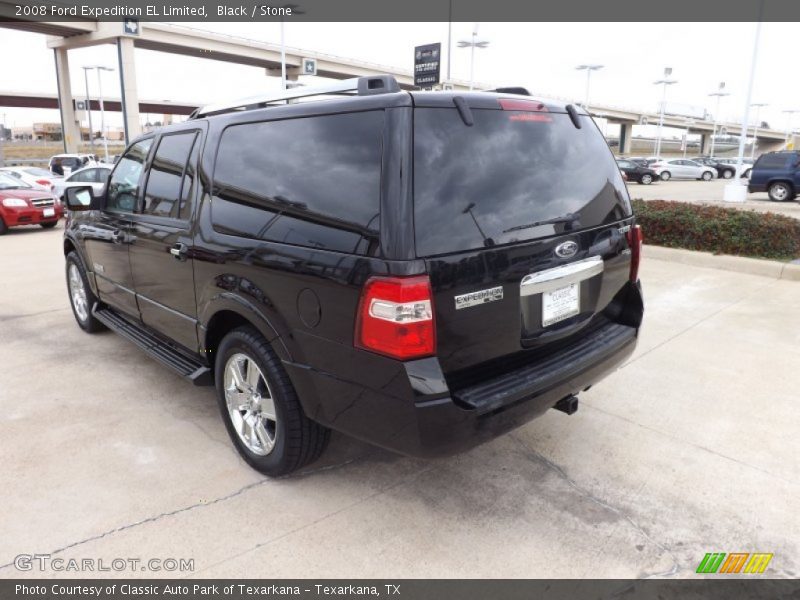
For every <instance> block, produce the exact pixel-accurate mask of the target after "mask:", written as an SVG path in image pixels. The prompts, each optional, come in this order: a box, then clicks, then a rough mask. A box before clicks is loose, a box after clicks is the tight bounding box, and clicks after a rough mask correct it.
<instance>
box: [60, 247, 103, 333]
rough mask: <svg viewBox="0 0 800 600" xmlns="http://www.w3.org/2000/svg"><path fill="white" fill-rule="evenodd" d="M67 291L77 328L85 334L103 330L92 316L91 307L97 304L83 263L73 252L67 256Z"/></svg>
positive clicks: (101, 325) (100, 324)
mask: <svg viewBox="0 0 800 600" xmlns="http://www.w3.org/2000/svg"><path fill="white" fill-rule="evenodd" d="M67 289H68V290H69V300H70V305H71V306H72V314H73V315H75V320H76V321H77V322H78V326H79V327H80V328H81V329H83V330H84V331H85V332H87V333H96V332H98V331H102V330H103V329H105V326H104V325H103V324H102V323H101V322H100V321H98V320H97V319H95V318H94V315H93V314H92V307H93V306H94V304H95V302H97V297H96V296H95V295H94V293H93V292H92V288H90V287H89V281H88V280H87V279H86V271H85V270H84V268H83V263H81V259H80V258H78V255H77V254H75V252H70V253H69V254H67Z"/></svg>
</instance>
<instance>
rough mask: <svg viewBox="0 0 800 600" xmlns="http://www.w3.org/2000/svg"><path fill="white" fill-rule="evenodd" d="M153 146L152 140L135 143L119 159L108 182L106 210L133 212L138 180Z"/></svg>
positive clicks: (137, 191)
mask: <svg viewBox="0 0 800 600" xmlns="http://www.w3.org/2000/svg"><path fill="white" fill-rule="evenodd" d="M152 144H153V140H152V138H148V139H146V140H142V141H140V142H136V143H135V144H134V145H133V146H131V148H130V149H129V150H128V151H127V152H126V153H125V154H124V155H123V156H122V158H120V159H119V163H117V167H116V168H115V169H114V173H113V174H112V175H111V179H110V180H109V182H108V197H107V200H106V210H110V211H114V212H133V211H134V210H135V209H136V199H137V198H138V197H139V180H140V178H141V175H142V170H143V169H144V163H145V161H146V160H147V153H148V152H149V151H150V146H151V145H152Z"/></svg>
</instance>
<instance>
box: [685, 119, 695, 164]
mask: <svg viewBox="0 0 800 600" xmlns="http://www.w3.org/2000/svg"><path fill="white" fill-rule="evenodd" d="M696 122H697V121H695V120H694V119H686V130H685V131H684V133H683V158H686V150H687V149H688V148H689V127H690V126H691V125H694V124H695V123H696Z"/></svg>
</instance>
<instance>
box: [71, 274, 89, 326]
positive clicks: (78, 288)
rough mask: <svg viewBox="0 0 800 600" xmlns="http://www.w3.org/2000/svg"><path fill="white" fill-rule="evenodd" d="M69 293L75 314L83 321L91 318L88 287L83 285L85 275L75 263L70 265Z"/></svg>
mask: <svg viewBox="0 0 800 600" xmlns="http://www.w3.org/2000/svg"><path fill="white" fill-rule="evenodd" d="M69 295H70V297H71V298H72V306H73V307H74V308H75V314H76V315H78V318H79V319H80V320H81V322H83V321H86V319H88V318H89V302H88V300H87V299H86V288H85V287H84V286H83V277H81V273H80V271H79V270H78V266H77V265H76V264H75V263H72V264H70V266H69Z"/></svg>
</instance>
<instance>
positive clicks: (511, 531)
mask: <svg viewBox="0 0 800 600" xmlns="http://www.w3.org/2000/svg"><path fill="white" fill-rule="evenodd" d="M717 183H721V182H713V183H710V184H709V183H696V184H695V183H693V182H670V183H667V184H658V185H653V186H650V187H646V186H636V185H635V184H634V185H632V186H631V187H632V190H631V191H632V193H633V196H634V197H636V196H637V193H647V194H656V196H653V197H665V198H675V193H674V192H672V190H673V189H675V190H677V189H681V188H683V187H684V186H685V187H690V186H697V187H698V188H699V187H703V188H708V189H709V190H712V189H715V188H716V186H717ZM662 190H663V194H662V193H661V192H662ZM719 191H720V197H721V188H720V190H719ZM667 192H669V193H667ZM792 204H793V203H792ZM769 206H770V207H772V206H773V205H772V204H771V203H770V204H769ZM62 232H63V225H60V226H59V227H58V228H57V229H55V230H53V231H42V230H40V229H38V228H23V229H20V230H15V231H11V232H10V233H9V234H8V235H7V236H5V237H4V238H2V239H0V247H2V256H3V258H2V261H0V276H1V277H2V281H3V289H2V291H0V341H1V342H2V344H1V345H0V362H1V364H2V365H3V375H2V379H0V381H2V385H0V410H1V412H0V421H1V422H2V431H3V435H2V436H0V452H1V453H2V456H3V464H4V468H3V469H2V471H0V487H2V490H3V492H2V497H3V501H2V505H3V511H2V514H0V531H2V532H3V535H2V538H0V565H2V566H1V567H0V576H2V577H17V576H25V575H35V576H40V575H42V573H38V572H27V573H25V572H18V571H17V570H16V569H15V567H14V566H13V561H14V557H15V555H16V554H18V553H20V552H26V553H30V554H34V553H51V554H57V555H58V556H60V557H63V558H87V557H91V558H95V559H97V558H108V559H109V560H110V559H111V558H114V557H139V558H141V559H145V560H146V559H149V558H166V557H175V558H190V559H194V563H195V569H194V571H193V572H190V573H183V574H182V575H190V576H198V577H361V578H365V577H423V578H424V577H550V578H562V577H594V576H597V574H602V575H603V576H604V577H651V576H676V577H689V576H692V575H693V574H694V571H695V569H696V567H697V565H698V563H699V562H700V560H701V559H702V558H703V556H704V554H705V553H707V552H737V551H740V552H768V553H774V558H773V560H772V562H771V563H770V565H769V568H768V570H767V572H766V573H765V575H764V576H771V577H797V576H799V575H800V559H798V556H800V552H799V551H800V547H798V546H799V545H800V544H799V541H800V520H798V519H797V507H798V504H797V499H798V497H800V441H799V439H798V435H797V425H798V422H800V405H798V403H797V399H798V393H797V390H798V384H800V375H798V372H797V365H798V364H800V331H798V329H797V327H796V323H797V304H798V302H797V301H798V297H800V283H796V282H791V281H777V280H772V279H769V278H765V277H758V276H751V275H743V274H738V273H732V272H727V271H721V270H715V269H703V268H696V267H690V266H687V265H683V264H673V263H669V262H662V261H657V260H652V259H651V260H648V259H647V248H645V258H644V263H643V267H642V268H643V272H642V280H643V285H644V289H645V297H646V301H647V309H646V317H645V326H644V329H643V333H642V338H641V342H640V344H639V347H638V349H637V353H636V354H635V356H634V357H633V358H632V359H631V360H630V361H629V362H628V363H627V364H626V365H625V366H624V367H623V368H622V369H621V370H620V371H618V372H617V373H616V374H614V375H613V376H611V377H609V378H607V379H606V380H604V381H603V382H601V383H600V384H598V385H597V386H595V387H594V388H592V389H591V390H590V391H589V392H587V393H584V394H583V395H582V403H581V407H580V410H579V411H578V413H577V414H575V415H573V416H571V417H567V416H566V415H564V414H562V413H558V412H555V411H550V412H549V414H547V415H545V416H544V417H543V418H541V419H539V420H537V421H534V422H533V423H531V424H529V425H527V426H525V427H523V428H522V429H519V430H517V431H516V432H514V433H513V434H511V435H507V436H505V437H502V438H500V439H497V440H495V441H493V442H491V443H489V444H487V445H485V446H482V447H479V448H477V449H474V450H472V451H471V452H469V453H467V454H464V455H460V456H456V457H453V458H449V459H442V460H437V461H422V460H414V459H409V458H404V457H400V456H395V455H393V454H390V453H388V452H385V451H383V450H380V449H377V448H373V447H370V446H366V445H364V444H361V443H359V442H356V441H353V440H351V439H348V438H345V437H343V436H341V435H334V437H333V440H332V443H331V447H330V450H329V452H328V453H327V454H326V455H325V457H324V458H323V462H321V463H318V464H315V465H311V466H310V467H308V468H307V469H306V470H305V471H304V472H303V473H301V474H300V475H297V476H294V477H291V478H287V479H282V480H268V479H265V478H263V477H262V476H260V475H259V474H258V473H256V472H255V471H253V470H251V469H250V468H249V467H247V466H246V465H245V464H244V463H243V462H242V461H241V460H240V459H239V457H238V455H237V454H236V452H235V451H234V449H233V447H232V445H231V444H230V442H229V440H228V438H227V434H226V432H225V429H224V427H223V424H222V421H221V419H220V417H219V414H218V412H217V405H216V401H215V397H214V392H213V390H212V389H211V388H195V387H192V386H191V385H189V384H187V383H186V382H184V381H183V380H182V379H180V378H179V377H178V376H176V375H174V374H173V373H171V372H170V371H168V370H167V369H166V368H164V367H162V366H160V365H159V364H157V363H156V362H154V361H152V360H151V359H149V358H148V357H146V356H145V355H144V354H143V353H142V352H140V351H139V350H138V349H136V348H135V347H134V346H132V345H131V344H130V343H128V342H127V341H125V340H124V339H122V338H120V337H118V336H116V335H114V334H112V333H104V334H100V335H97V336H88V335H86V334H84V333H83V332H81V331H80V330H79V329H78V327H77V326H76V325H75V323H74V320H73V316H72V313H71V311H70V309H69V306H68V302H67V294H66V289H65V283H64V276H63V258H62V256H61V251H60V247H61V246H60V244H61V236H62ZM44 575H45V576H56V575H58V576H80V575H82V574H81V573H69V572H67V573H52V572H46V573H44ZM107 575H123V576H131V575H136V576H158V575H160V573H131V572H125V571H123V572H119V573H116V572H111V573H106V574H103V576H107ZM161 575H163V574H161Z"/></svg>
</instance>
